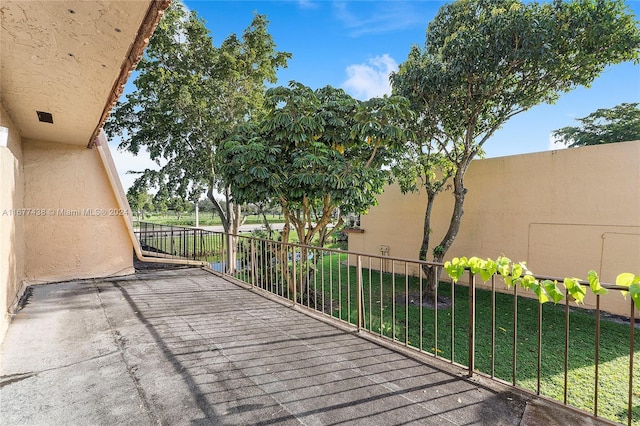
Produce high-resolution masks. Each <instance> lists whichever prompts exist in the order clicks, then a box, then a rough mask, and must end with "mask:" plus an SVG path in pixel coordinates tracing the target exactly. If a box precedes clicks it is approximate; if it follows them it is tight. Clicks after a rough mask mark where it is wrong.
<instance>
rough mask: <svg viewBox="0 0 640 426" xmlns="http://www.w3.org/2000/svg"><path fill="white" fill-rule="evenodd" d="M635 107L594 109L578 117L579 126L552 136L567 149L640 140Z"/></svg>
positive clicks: (639, 115)
mask: <svg viewBox="0 0 640 426" xmlns="http://www.w3.org/2000/svg"><path fill="white" fill-rule="evenodd" d="M638 105H639V104H638V103H630V104H627V103H622V104H620V105H616V106H614V107H613V108H609V109H604V108H601V109H597V110H596V111H594V112H592V113H591V114H589V115H587V116H586V117H583V118H578V119H577V121H579V122H580V125H579V126H568V127H563V128H562V129H558V130H556V131H555V132H553V136H554V137H555V138H556V139H557V140H558V141H559V142H562V143H564V144H565V145H567V146H569V148H575V147H579V146H588V145H601V144H605V143H615V142H626V141H635V140H640V108H638Z"/></svg>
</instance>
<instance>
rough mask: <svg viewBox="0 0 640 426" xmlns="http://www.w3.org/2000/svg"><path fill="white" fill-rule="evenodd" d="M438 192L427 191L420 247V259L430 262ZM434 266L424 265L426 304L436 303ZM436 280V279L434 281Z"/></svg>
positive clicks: (424, 298)
mask: <svg viewBox="0 0 640 426" xmlns="http://www.w3.org/2000/svg"><path fill="white" fill-rule="evenodd" d="M436 195H437V192H435V191H431V190H427V208H426V209H425V212H424V225H423V231H422V244H421V245H420V254H419V257H418V259H420V260H428V255H429V242H430V240H431V212H432V211H433V203H434V201H435V198H436ZM433 269H434V268H433V267H432V266H427V265H423V267H422V270H423V272H424V274H425V278H426V280H425V285H426V286H425V288H424V290H423V294H422V300H423V301H424V302H426V303H434V302H435V290H436V286H437V285H438V279H437V277H434V271H433ZM434 278H435V279H434Z"/></svg>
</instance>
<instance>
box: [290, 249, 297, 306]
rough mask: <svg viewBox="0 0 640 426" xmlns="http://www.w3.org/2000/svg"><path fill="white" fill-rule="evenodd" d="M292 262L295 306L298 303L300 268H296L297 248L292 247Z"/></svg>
mask: <svg viewBox="0 0 640 426" xmlns="http://www.w3.org/2000/svg"><path fill="white" fill-rule="evenodd" d="M291 261H292V262H293V274H291V275H293V277H292V280H293V304H294V305H295V304H296V303H298V283H297V281H296V278H297V275H298V268H297V267H296V247H295V246H291Z"/></svg>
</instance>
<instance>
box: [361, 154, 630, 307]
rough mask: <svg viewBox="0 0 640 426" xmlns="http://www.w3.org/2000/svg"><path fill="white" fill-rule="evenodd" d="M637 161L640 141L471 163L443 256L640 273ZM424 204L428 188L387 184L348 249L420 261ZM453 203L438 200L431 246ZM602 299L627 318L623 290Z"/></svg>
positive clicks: (563, 270)
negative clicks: (453, 235) (408, 190)
mask: <svg viewBox="0 0 640 426" xmlns="http://www.w3.org/2000/svg"><path fill="white" fill-rule="evenodd" d="M639 161H640V141H635V142H625V143H617V144H610V145H600V146H593V147H585V148H579V149H567V150H559V151H548V152H541V153H535V154H526V155H519V156H510V157H500V158H492V159H486V160H478V161H474V162H473V164H472V165H471V167H470V168H469V170H468V172H467V175H466V177H465V185H466V187H467V188H468V193H467V196H466V200H465V205H464V212H465V213H464V216H463V219H462V226H461V228H460V232H459V234H458V237H457V239H456V241H455V243H454V244H453V246H452V247H451V249H450V250H449V251H448V253H447V255H446V258H447V259H451V258H453V257H460V256H467V257H470V256H478V257H491V258H494V259H495V258H496V257H497V256H499V255H501V254H504V255H506V256H508V257H510V258H511V259H512V260H514V261H523V260H524V261H526V262H527V265H528V266H529V269H531V270H532V271H533V272H534V273H536V274H538V275H549V276H556V277H570V276H576V277H580V278H586V274H587V272H588V271H589V270H590V269H594V270H596V271H597V272H598V273H599V274H600V277H601V279H602V280H603V281H605V282H613V281H614V280H615V277H616V276H617V274H619V273H620V272H633V273H636V274H638V273H640V213H639V212H640V167H638V165H639ZM425 206H426V195H425V194H424V191H423V192H422V193H419V194H408V195H402V194H401V193H400V191H399V189H398V188H397V187H396V186H390V187H388V188H386V190H385V192H384V194H382V195H381V196H380V197H379V206H377V207H374V208H372V209H371V210H370V212H369V214H368V215H364V216H362V218H361V227H362V228H363V229H364V230H365V232H364V233H363V234H350V235H349V248H350V250H356V251H359V252H366V253H376V254H380V245H387V246H389V255H390V256H393V257H404V258H412V259H415V258H417V256H418V250H419V247H420V243H421V238H422V230H423V219H424V210H425ZM452 206H453V196H452V194H451V193H450V192H447V193H443V194H440V195H439V196H438V198H437V200H436V205H435V206H434V211H433V217H432V231H433V233H432V240H431V241H432V243H431V246H432V247H431V248H433V246H435V245H437V244H438V242H439V241H440V240H441V239H442V236H443V235H444V233H445V232H446V229H447V226H448V223H449V219H450V215H451V209H452ZM605 299H606V300H604V301H603V304H604V308H605V309H607V310H609V311H611V312H616V313H619V314H623V315H628V314H629V304H628V302H624V301H623V299H622V297H621V296H620V295H619V294H615V295H611V296H608V297H606V298H605ZM594 303H595V302H594V300H593V299H592V298H588V299H587V300H586V305H587V306H593V304H594Z"/></svg>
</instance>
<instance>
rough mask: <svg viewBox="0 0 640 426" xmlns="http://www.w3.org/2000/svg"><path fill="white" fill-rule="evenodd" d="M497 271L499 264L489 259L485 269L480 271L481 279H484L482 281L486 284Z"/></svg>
mask: <svg viewBox="0 0 640 426" xmlns="http://www.w3.org/2000/svg"><path fill="white" fill-rule="evenodd" d="M497 271H498V264H497V263H496V262H494V261H493V260H491V259H487V261H486V262H485V264H484V269H483V270H481V271H480V277H481V278H482V281H484V282H485V283H486V282H487V281H489V279H491V277H492V276H494V275H495V273H496V272H497Z"/></svg>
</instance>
